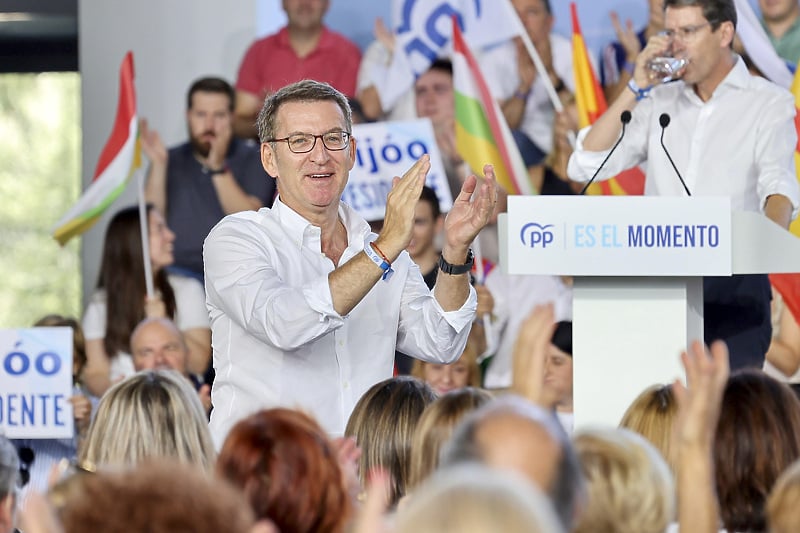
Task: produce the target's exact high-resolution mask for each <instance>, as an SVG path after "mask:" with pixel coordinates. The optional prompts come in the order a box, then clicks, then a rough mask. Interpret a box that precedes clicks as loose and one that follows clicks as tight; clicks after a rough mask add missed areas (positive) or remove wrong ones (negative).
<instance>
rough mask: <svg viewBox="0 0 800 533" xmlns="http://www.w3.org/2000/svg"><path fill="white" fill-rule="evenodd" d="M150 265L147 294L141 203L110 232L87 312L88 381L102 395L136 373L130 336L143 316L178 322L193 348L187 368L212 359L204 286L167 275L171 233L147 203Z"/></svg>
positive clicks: (116, 220)
mask: <svg viewBox="0 0 800 533" xmlns="http://www.w3.org/2000/svg"><path fill="white" fill-rule="evenodd" d="M147 221H148V228H149V232H148V233H149V246H150V249H149V251H150V265H151V268H152V273H153V286H154V288H155V293H154V294H153V296H152V297H148V296H147V290H146V283H145V269H144V259H143V257H144V255H143V252H142V234H141V229H140V222H139V209H138V207H129V208H126V209H123V210H121V211H119V212H118V213H117V214H116V215H114V217H113V218H112V219H111V222H110V223H109V225H108V229H107V230H106V236H105V243H104V245H103V256H102V262H101V265H100V274H99V278H98V282H97V289H96V290H95V292H94V293H93V294H92V297H91V300H90V301H89V305H88V306H87V307H86V311H85V313H84V315H83V331H84V334H85V335H86V357H87V364H86V369H85V371H84V381H85V383H86V386H87V388H88V389H89V391H90V392H91V393H92V394H94V395H95V396H101V395H102V394H103V393H104V392H105V391H106V389H108V387H109V386H110V385H111V383H113V382H116V381H119V380H120V379H121V378H123V377H126V376H129V375H131V374H133V373H134V367H133V360H132V358H131V356H130V351H131V350H130V337H131V333H132V332H133V329H134V328H135V327H136V325H137V324H138V323H139V322H140V321H141V320H142V319H144V318H152V317H166V318H170V319H172V320H174V321H175V323H176V324H177V325H178V328H179V329H180V330H181V332H183V335H184V337H185V339H186V343H187V345H188V346H189V366H190V367H191V368H198V369H205V368H206V367H207V366H208V362H209V360H210V357H211V330H210V328H209V319H208V311H207V310H206V306H205V294H204V292H203V286H202V285H200V283H199V282H198V281H197V280H195V279H192V278H187V277H184V276H178V275H174V274H168V273H167V271H166V270H165V267H167V266H169V265H171V264H172V262H173V259H174V258H173V253H172V243H173V241H174V240H175V234H173V233H172V232H171V231H170V229H169V228H168V227H167V225H166V224H165V222H164V217H163V216H162V215H161V213H159V212H158V210H156V209H155V208H153V207H151V206H148V208H147Z"/></svg>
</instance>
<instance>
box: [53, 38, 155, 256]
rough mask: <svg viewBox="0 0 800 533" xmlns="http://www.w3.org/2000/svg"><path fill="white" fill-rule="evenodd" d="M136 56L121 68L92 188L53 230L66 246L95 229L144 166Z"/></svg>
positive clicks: (130, 55) (60, 242)
mask: <svg viewBox="0 0 800 533" xmlns="http://www.w3.org/2000/svg"><path fill="white" fill-rule="evenodd" d="M133 77H134V72H133V54H132V53H131V52H128V53H127V54H125V58H124V59H123V60H122V65H121V66H120V74H119V78H120V82H119V101H118V103H117V116H116V118H115V119H114V127H113V129H112V130H111V136H110V137H109V139H108V141H107V142H106V145H105V147H104V148H103V151H102V152H101V153H100V158H99V160H98V162H97V168H96V169H95V172H94V177H93V178H92V182H91V183H90V184H89V187H87V188H86V190H85V191H84V193H83V195H81V197H80V198H79V199H78V201H77V203H76V204H75V205H74V206H72V208H71V209H70V210H69V211H68V212H67V213H66V214H65V215H64V216H63V217H62V218H61V220H59V221H58V223H57V224H56V225H55V227H54V228H53V230H52V234H53V238H55V239H56V240H57V241H58V242H59V244H61V245H62V246H63V245H64V244H66V242H67V241H69V240H70V239H71V238H72V237H75V236H76V235H80V234H82V233H83V232H85V231H86V230H88V229H89V228H91V227H92V226H93V225H94V224H95V223H96V222H97V221H98V220H99V219H100V216H101V215H102V214H103V212H104V211H105V210H106V209H107V208H108V206H110V205H111V204H112V203H113V202H114V200H116V199H117V197H119V195H120V194H122V191H123V190H125V186H126V185H127V184H128V180H129V179H130V177H131V176H132V175H133V173H134V171H135V170H136V169H137V168H139V167H141V165H142V162H141V152H140V148H139V140H138V120H137V116H136V92H135V90H134V85H133Z"/></svg>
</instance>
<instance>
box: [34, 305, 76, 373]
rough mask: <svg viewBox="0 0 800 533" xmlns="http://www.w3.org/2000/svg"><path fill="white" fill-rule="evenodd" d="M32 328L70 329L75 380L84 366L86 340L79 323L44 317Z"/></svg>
mask: <svg viewBox="0 0 800 533" xmlns="http://www.w3.org/2000/svg"><path fill="white" fill-rule="evenodd" d="M34 327H37V328H46V327H69V328H72V375H73V376H74V377H75V378H76V379H77V378H79V377H80V375H81V372H83V367H85V366H86V338H85V337H84V336H83V328H82V327H81V324H80V322H78V321H77V320H75V319H74V318H72V317H65V316H61V315H45V316H43V317H42V318H40V319H39V320H37V321H36V323H35V324H34Z"/></svg>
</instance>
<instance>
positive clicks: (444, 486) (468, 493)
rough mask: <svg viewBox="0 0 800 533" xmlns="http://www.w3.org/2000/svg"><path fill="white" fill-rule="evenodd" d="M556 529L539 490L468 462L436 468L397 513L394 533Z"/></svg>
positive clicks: (550, 532) (548, 532)
mask: <svg viewBox="0 0 800 533" xmlns="http://www.w3.org/2000/svg"><path fill="white" fill-rule="evenodd" d="M484 531H502V532H503V533H558V532H561V531H563V529H562V527H561V526H560V525H559V521H558V518H556V515H555V512H554V511H553V508H552V506H551V505H550V503H549V501H548V500H547V498H545V497H544V496H543V495H542V494H541V493H540V492H539V491H538V489H537V488H536V487H535V486H534V485H533V484H532V483H530V482H529V481H527V480H525V479H523V478H522V477H520V476H519V475H517V474H515V473H513V472H506V471H502V470H496V469H491V468H489V467H486V466H482V465H478V464H466V465H462V466H457V467H453V468H449V469H445V470H442V471H441V472H437V473H436V474H435V475H434V476H433V477H432V478H431V479H430V480H429V481H428V482H427V483H425V484H424V485H423V486H422V487H420V489H419V491H418V492H415V493H414V494H413V495H412V496H411V497H410V499H409V501H408V504H407V505H404V506H403V507H401V509H400V510H399V511H398V512H397V521H396V527H395V532H396V533H443V532H458V533H483V532H484Z"/></svg>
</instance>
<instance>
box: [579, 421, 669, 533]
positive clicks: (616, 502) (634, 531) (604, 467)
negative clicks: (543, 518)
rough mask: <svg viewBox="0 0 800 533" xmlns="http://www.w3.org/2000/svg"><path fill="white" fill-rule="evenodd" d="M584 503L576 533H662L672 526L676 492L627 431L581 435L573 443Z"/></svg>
mask: <svg viewBox="0 0 800 533" xmlns="http://www.w3.org/2000/svg"><path fill="white" fill-rule="evenodd" d="M574 444H575V449H576V451H577V452H578V457H579V459H580V462H581V467H582V469H583V475H584V477H585V479H586V484H587V489H588V490H587V491H588V499H587V502H586V505H585V506H584V508H583V509H582V510H581V514H580V517H579V520H578V525H577V526H576V527H575V529H574V530H573V531H574V532H575V533H584V532H585V533H589V532H597V531H609V532H610V531H613V532H615V533H663V532H664V531H666V529H667V526H668V525H669V524H670V522H672V521H674V520H675V486H674V482H673V480H672V473H671V472H670V470H669V467H668V466H667V464H666V462H664V459H663V458H662V457H661V454H660V453H658V450H656V449H655V448H654V447H653V445H652V444H650V443H649V442H647V441H646V440H645V439H644V438H642V436H641V435H638V434H637V433H634V432H632V431H628V430H626V429H603V430H594V431H584V432H581V433H579V434H578V435H577V436H576V437H575V439H574Z"/></svg>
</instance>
